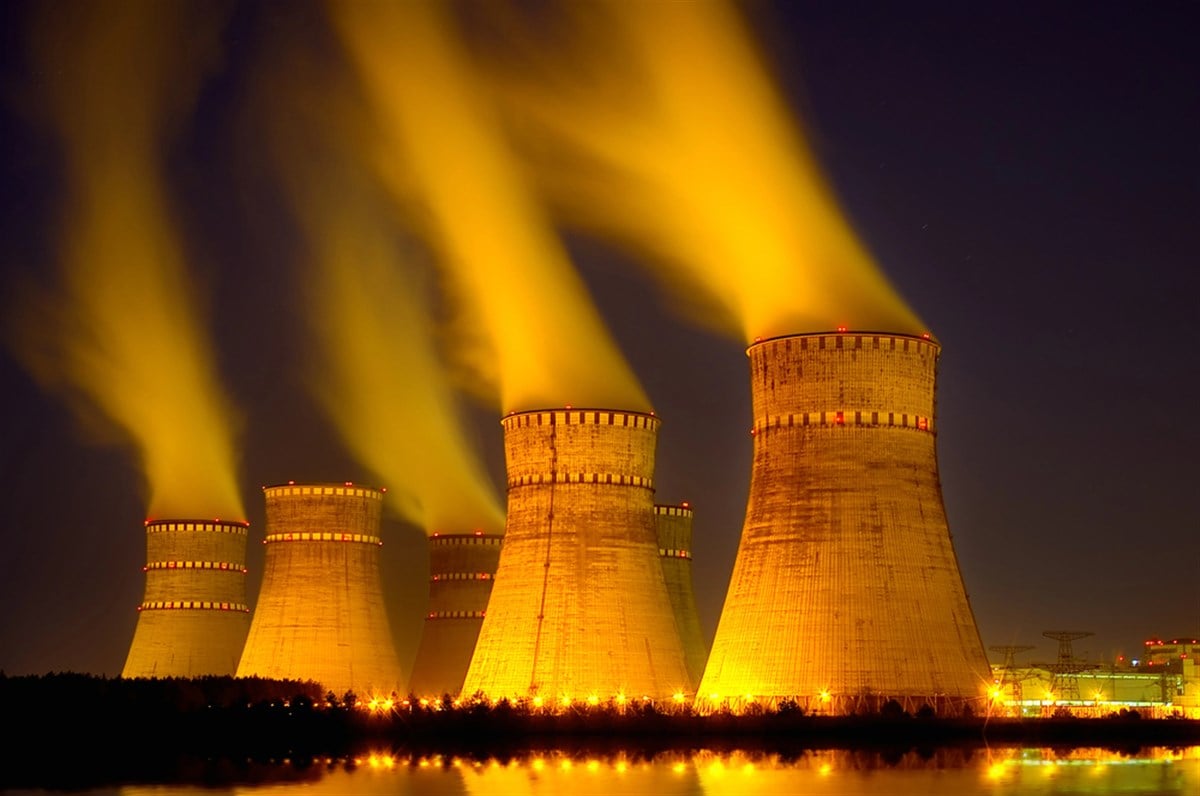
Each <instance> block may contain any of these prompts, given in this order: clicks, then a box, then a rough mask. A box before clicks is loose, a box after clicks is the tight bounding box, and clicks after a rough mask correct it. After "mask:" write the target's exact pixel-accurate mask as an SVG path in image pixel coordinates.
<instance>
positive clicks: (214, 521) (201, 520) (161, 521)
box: [142, 516, 250, 528]
mask: <svg viewBox="0 0 1200 796" xmlns="http://www.w3.org/2000/svg"><path fill="white" fill-rule="evenodd" d="M181 522H190V523H194V524H204V525H236V526H237V527H239V528H249V527H250V520H227V519H224V518H216V517H176V516H170V517H153V518H147V519H146V520H145V521H144V522H143V523H142V525H143V526H144V527H146V528H149V527H151V526H152V525H167V524H169V523H176V524H178V523H181Z"/></svg>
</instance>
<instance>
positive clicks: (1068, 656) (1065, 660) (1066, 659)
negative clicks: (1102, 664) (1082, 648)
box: [1037, 630, 1096, 700]
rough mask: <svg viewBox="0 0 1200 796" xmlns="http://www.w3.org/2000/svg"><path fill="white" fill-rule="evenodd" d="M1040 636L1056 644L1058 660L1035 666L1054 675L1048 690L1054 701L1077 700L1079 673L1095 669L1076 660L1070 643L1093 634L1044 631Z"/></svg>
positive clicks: (1086, 632) (1071, 631) (1073, 631)
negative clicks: (1052, 640) (1051, 693)
mask: <svg viewBox="0 0 1200 796" xmlns="http://www.w3.org/2000/svg"><path fill="white" fill-rule="evenodd" d="M1042 635H1043V636H1045V637H1046V638H1050V639H1054V640H1055V641H1057V642H1058V660H1057V661H1055V662H1054V663H1046V664H1037V665H1038V666H1042V667H1044V668H1046V669H1049V670H1050V671H1051V672H1052V673H1053V674H1054V678H1053V679H1052V680H1051V681H1050V690H1051V691H1052V692H1053V693H1054V696H1055V699H1058V700H1065V699H1079V678H1078V675H1079V673H1080V672H1086V671H1088V670H1089V669H1094V668H1096V667H1095V666H1093V665H1091V664H1089V663H1086V662H1084V661H1083V660H1081V659H1079V658H1076V657H1075V652H1074V651H1073V650H1072V649H1071V642H1073V641H1078V640H1079V639H1081V638H1087V637H1088V636H1092V635H1095V634H1094V633H1092V632H1091V631H1088V630H1044V631H1042Z"/></svg>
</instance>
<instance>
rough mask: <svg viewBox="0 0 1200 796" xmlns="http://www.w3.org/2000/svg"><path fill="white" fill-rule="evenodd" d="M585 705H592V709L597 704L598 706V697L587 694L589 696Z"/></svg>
mask: <svg viewBox="0 0 1200 796" xmlns="http://www.w3.org/2000/svg"><path fill="white" fill-rule="evenodd" d="M587 703H588V704H589V705H592V706H593V707H594V706H596V705H599V704H600V697H598V696H596V695H595V694H589V695H588V698H587Z"/></svg>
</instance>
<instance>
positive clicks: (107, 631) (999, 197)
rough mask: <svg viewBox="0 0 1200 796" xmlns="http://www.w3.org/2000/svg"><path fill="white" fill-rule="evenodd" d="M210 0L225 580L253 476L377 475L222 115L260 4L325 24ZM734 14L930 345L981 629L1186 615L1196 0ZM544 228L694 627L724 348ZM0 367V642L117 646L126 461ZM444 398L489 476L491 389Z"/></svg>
mask: <svg viewBox="0 0 1200 796" xmlns="http://www.w3.org/2000/svg"><path fill="white" fill-rule="evenodd" d="M35 5H36V4H33V5H31V4H28V3H6V4H4V5H3V11H0V13H2V14H3V17H2V18H3V28H2V35H3V37H4V38H3V46H2V47H0V64H2V71H0V91H2V92H3V95H2V96H3V100H4V102H3V105H2V114H3V115H2V116H0V135H2V136H3V138H2V141H3V146H2V149H0V152H2V153H3V159H2V161H0V168H2V169H3V172H2V174H0V203H2V207H3V213H2V215H0V241H3V244H2V245H3V249H2V250H0V262H2V265H3V268H4V274H3V277H4V279H3V281H2V282H0V285H2V286H3V293H2V297H3V299H4V310H3V311H4V312H6V313H7V312H10V311H11V308H12V307H13V302H16V301H19V300H20V299H19V296H20V295H21V294H20V293H18V291H17V290H16V287H15V286H16V285H17V284H18V280H19V279H25V278H28V277H29V276H30V275H35V276H37V277H39V278H42V279H46V280H52V279H53V274H54V273H55V269H56V267H57V265H56V262H55V259H54V257H55V251H56V235H57V234H58V227H57V226H56V225H57V222H58V219H59V212H60V210H61V208H60V204H59V202H60V199H61V196H62V195H63V186H62V173H63V172H62V168H61V164H60V160H59V157H60V153H59V151H58V148H57V142H56V140H55V139H54V138H53V136H51V135H49V134H48V132H47V130H46V128H45V125H44V124H43V123H42V122H41V120H40V119H39V118H38V115H37V113H36V111H35V109H36V108H37V107H38V103H39V95H40V92H41V91H43V88H44V83H45V80H44V78H45V75H43V74H41V73H39V72H38V71H37V70H36V69H34V68H33V66H32V64H31V62H30V60H29V59H28V57H27V49H28V48H27V40H26V30H27V27H28V17H29V12H30V9H31V8H33V7H35ZM216 7H217V6H215V5H214V8H216ZM468 7H469V6H468ZM221 8H227V9H228V19H227V21H226V25H225V28H224V29H223V30H224V32H223V34H222V39H221V44H222V48H223V57H222V58H221V60H220V61H219V62H218V63H217V64H216V65H215V66H214V67H213V68H212V69H210V70H209V72H208V73H207V75H206V77H205V81H204V83H203V84H202V86H201V88H200V91H199V94H198V98H197V101H196V103H195V105H194V107H193V108H192V109H191V111H190V112H189V113H188V114H187V115H186V116H185V117H184V122H183V124H182V125H181V127H180V128H179V129H178V130H176V131H175V133H176V135H175V137H174V139H173V142H172V148H171V153H170V157H169V159H168V165H167V168H168V173H169V179H170V187H171V191H172V200H173V201H174V202H176V203H178V207H179V208H181V213H180V221H181V226H182V229H181V234H182V236H183V238H184V240H185V242H186V246H185V248H186V251H187V255H188V263H189V268H190V269H191V270H192V271H193V273H194V279H195V281H194V286H195V298H196V300H197V301H198V302H203V303H205V304H207V306H208V307H209V310H210V312H209V319H210V323H209V325H208V331H209V333H211V335H212V338H213V341H214V345H215V346H216V350H217V356H218V366H219V372H220V378H221V382H222V384H223V385H224V386H225V387H226V389H227V390H228V394H229V396H230V400H231V403H232V404H233V405H234V406H236V407H237V409H238V411H239V412H240V416H241V418H242V430H241V433H240V437H239V438H238V450H239V455H240V477H239V482H240V484H241V489H242V496H243V500H244V501H245V502H246V506H247V511H248V514H249V517H248V519H249V520H250V522H251V537H250V539H251V541H250V545H249V548H250V549H249V556H250V558H249V566H250V573H249V575H248V578H249V579H248V582H247V586H248V588H247V591H248V596H249V597H250V599H251V602H252V603H253V599H254V597H255V595H256V593H257V589H258V582H259V578H260V577H261V572H262V546H261V545H260V544H259V543H258V542H259V540H260V539H261V534H262V532H263V505H262V495H261V487H262V486H263V485H268V484H275V483H280V482H284V481H287V480H289V479H295V480H297V481H336V482H341V481H347V480H351V481H356V482H361V483H370V484H374V483H377V481H376V479H375V477H374V476H373V475H372V473H370V472H369V471H367V470H366V469H365V468H364V467H363V466H362V465H361V464H359V463H358V462H356V460H355V458H354V457H353V456H352V455H351V454H350V453H349V452H348V451H347V450H346V449H345V448H344V447H343V446H342V445H341V443H340V442H339V437H338V434H337V433H336V431H335V429H333V428H332V427H331V426H330V424H329V422H328V420H327V419H326V416H325V415H324V414H323V412H322V411H320V409H319V408H318V406H317V405H316V403H315V402H314V400H313V399H312V398H311V397H310V395H309V394H308V391H307V390H306V388H305V386H304V383H303V379H302V378H301V371H302V367H303V365H304V363H305V359H306V357H307V356H308V352H307V351H306V350H305V344H304V340H305V334H304V332H303V330H302V327H303V324H302V319H301V318H300V317H299V314H300V313H301V312H302V305H301V302H300V301H299V300H298V296H299V288H298V286H297V284H296V282H297V279H298V276H297V275H298V273H299V270H298V269H297V268H296V265H295V264H296V262H297V261H298V260H299V259H300V258H302V257H303V255H304V252H303V250H302V249H303V244H302V239H301V237H300V236H299V235H297V234H296V231H295V229H294V226H293V224H294V221H293V220H292V219H291V218H290V217H289V214H288V212H287V210H286V208H284V207H283V206H282V203H281V201H280V199H279V190H278V187H277V186H275V185H273V184H272V182H271V176H270V173H269V172H268V171H267V170H265V169H263V168H261V167H260V166H259V165H258V164H259V163H260V161H261V160H262V159H263V157H262V153H260V152H255V151H254V148H253V137H252V136H251V137H250V138H249V140H250V142H251V143H250V144H249V145H248V144H247V140H248V138H247V136H246V135H245V130H244V127H243V125H244V119H245V113H244V111H245V104H246V102H248V101H249V100H248V98H249V97H250V96H251V95H250V93H249V92H248V91H247V90H246V88H245V87H246V85H247V84H248V83H249V82H251V80H252V75H251V74H250V73H251V72H252V71H253V70H254V69H255V68H257V65H258V64H260V63H261V61H260V60H259V59H258V57H257V54H258V52H259V48H260V46H261V42H262V41H263V40H264V38H265V37H267V36H268V35H269V33H270V31H271V30H273V29H274V28H275V27H277V26H278V25H280V24H282V20H283V18H284V17H286V18H287V24H289V25H293V26H299V27H301V28H310V29H311V31H312V32H313V36H314V38H317V39H319V38H321V31H322V29H323V27H324V26H326V25H327V23H326V22H325V21H324V20H323V18H322V15H321V13H320V11H319V9H318V8H309V7H308V6H306V5H305V4H299V3H298V4H290V3H288V4H279V3H255V2H241V3H232V4H227V5H222V6H221ZM745 9H746V10H747V13H748V16H749V18H750V20H751V22H752V25H753V29H754V30H755V31H756V34H757V37H758V39H759V42H760V44H761V46H762V47H763V50H764V54H765V55H766V57H767V59H768V61H769V63H771V64H772V66H773V69H774V70H775V74H776V76H777V78H778V81H779V86H780V88H781V89H782V91H783V92H784V93H785V94H786V95H787V97H788V98H789V100H790V102H791V104H792V107H793V108H794V109H795V111H796V113H797V115H798V117H800V118H802V119H803V123H804V126H805V129H806V130H807V131H808V133H809V135H810V137H811V139H812V143H813V146H814V149H815V151H816V154H817V156H818V157H819V160H820V162H821V163H822V165H823V166H824V168H825V169H826V172H827V175H828V177H829V179H830V181H831V183H832V185H833V187H834V190H835V192H836V194H837V196H838V198H839V200H840V204H841V207H842V209H843V211H844V212H845V214H846V216H847V217H848V218H849V219H850V221H851V223H852V224H853V226H854V228H855V229H856V231H857V232H858V234H859V236H860V238H861V239H862V241H863V242H864V243H865V244H866V246H867V247H868V248H869V250H870V251H871V252H872V253H873V254H874V255H875V258H876V259H877V261H878V262H879V263H880V265H881V266H882V268H883V270H884V271H885V273H886V275H887V277H888V279H889V280H890V282H891V283H892V285H893V286H894V287H895V288H896V290H897V291H898V292H899V293H900V294H901V295H902V296H903V297H904V298H905V299H906V300H907V301H908V302H909V304H910V305H911V306H912V308H913V309H914V310H915V311H916V313H917V314H918V315H919V316H920V317H921V318H922V319H923V320H924V321H925V322H926V323H927V324H928V327H929V330H930V331H931V332H932V333H933V335H934V336H935V337H936V338H937V339H938V340H939V341H940V342H941V344H942V346H943V349H942V358H941V364H940V369H939V384H938V396H937V397H938V403H937V407H938V424H937V425H938V440H937V445H938V454H939V464H940V471H941V480H942V486H943V491H944V498H945V503H946V509H947V513H948V517H949V523H950V528H951V532H952V534H953V538H954V544H955V549H956V551H957V554H958V559H959V563H960V566H961V570H962V574H963V577H964V580H965V582H966V585H967V591H968V593H969V595H970V598H971V603H972V606H973V608H974V611H975V617H976V620H977V622H978V625H979V629H980V632H981V634H982V637H983V641H984V644H985V645H988V646H991V645H1009V644H1027V645H1035V646H1036V650H1034V651H1031V652H1028V653H1026V654H1025V656H1026V657H1024V658H1023V660H1025V661H1045V660H1052V659H1053V656H1054V654H1055V652H1056V647H1055V644H1054V642H1051V641H1049V640H1048V639H1045V638H1043V637H1042V632H1043V631H1045V630H1081V631H1091V632H1093V633H1094V634H1095V635H1094V636H1093V637H1090V638H1087V639H1084V640H1082V641H1078V642H1076V648H1075V652H1076V654H1077V655H1086V656H1087V657H1088V658H1089V659H1091V660H1098V659H1103V660H1107V659H1109V658H1110V657H1111V656H1114V655H1116V654H1118V653H1121V652H1125V653H1129V652H1133V651H1134V650H1135V649H1136V648H1138V647H1140V646H1141V642H1142V641H1143V640H1144V639H1147V638H1151V637H1162V638H1171V637H1176V636H1184V635H1188V636H1198V635H1200V589H1198V583H1200V574H1198V573H1200V497H1198V492H1197V487H1198V476H1200V467H1198V465H1197V459H1196V456H1197V451H1198V450H1200V431H1198V428H1197V423H1196V417H1195V416H1196V413H1197V410H1198V409H1200V365H1198V362H1200V358H1198V357H1197V355H1196V350H1197V348H1196V345H1197V341H1198V340H1200V320H1198V316H1200V302H1198V297H1200V291H1198V288H1200V276H1197V263H1198V262H1200V261H1198V259H1197V249H1198V247H1197V245H1196V244H1197V237H1198V236H1197V230H1198V229H1200V226H1198V224H1200V143H1198V142H1200V55H1198V54H1197V53H1198V51H1197V49H1196V47H1195V41H1194V31H1195V28H1196V23H1197V22H1198V21H1200V7H1197V5H1196V4H1195V3H1182V2H1181V3H1174V2H1159V3H1153V4H1129V3H1126V4H1119V3H1101V4H1096V3H1054V4H1035V3H972V4H955V3H882V2H880V3H852V2H850V3H778V4H770V3H765V2H761V3H753V4H750V5H748V6H745ZM664 35H670V32H669V31H664ZM328 57H330V58H334V57H335V56H334V55H333V54H332V50H331V54H329V56H328ZM567 245H568V248H569V251H570V253H571V254H572V256H573V259H574V261H575V263H576V265H577V266H578V268H579V270H580V272H581V273H582V275H583V277H584V279H585V280H586V281H587V284H588V285H589V286H590V288H591V290H592V294H593V297H594V299H595V302H596V304H597V306H598V308H599V309H600V311H601V313H602V315H603V317H604V319H605V320H606V321H607V323H608V325H609V328H610V330H611V332H612V334H613V336H614V337H615V338H616V340H617V342H618V343H619V345H620V348H621V349H622V351H623V352H624V353H625V355H626V357H627V358H628V360H629V362H630V363H631V365H632V367H633V369H634V371H635V372H636V373H637V375H638V376H639V377H640V379H641V381H642V383H643V385H644V387H645V390H646V392H647V393H648V395H649V397H650V400H651V402H652V403H653V405H654V407H655V410H656V412H657V414H658V415H659V416H660V417H661V418H662V419H663V426H662V431H661V433H660V437H659V448H658V464H657V490H658V491H657V494H656V501H657V502H660V503H675V502H680V501H685V500H686V501H689V502H690V503H691V504H692V506H693V507H694V509H695V512H696V515H695V525H694V537H695V538H694V576H695V585H696V592H697V602H698V605H699V609H700V613H701V620H702V623H703V626H704V628H705V630H706V632H707V633H708V634H709V637H710V638H711V634H712V632H713V631H714V630H715V626H716V622H717V618H718V615H719V612H720V608H721V604H722V601H723V599H724V594H725V587H726V585H727V582H728V578H729V574H730V571H731V569H732V565H733V559H734V555H735V552H736V546H737V540H738V535H739V533H740V530H741V525H742V515H743V511H744V508H745V501H746V494H747V489H748V486H749V475H750V452H751V437H750V435H749V433H748V430H749V426H750V394H749V378H748V377H749V370H748V362H747V359H746V357H745V354H744V345H743V344H742V343H741V342H739V341H736V340H733V339H729V338H725V337H721V336H718V335H717V334H715V333H712V332H710V331H707V330H704V329H701V328H699V327H697V326H695V325H692V324H689V323H688V322H687V321H686V320H684V319H683V317H682V315H681V313H679V312H677V311H676V310H677V309H678V308H677V307H675V306H673V304H674V300H673V299H672V298H671V297H670V296H668V295H667V294H665V293H664V292H662V291H661V290H660V289H659V287H658V286H657V284H656V282H655V281H654V280H652V279H651V278H650V277H649V276H648V274H647V272H646V271H645V269H644V268H642V267H641V265H640V264H639V262H638V261H637V260H636V258H634V257H632V256H631V255H630V254H628V253H627V252H625V251H623V250H620V249H618V248H617V247H615V246H613V245H610V244H609V243H607V242H605V241H602V240H596V239H592V238H588V237H584V236H582V235H572V236H568V237H567ZM763 289H766V290H769V289H770V286H769V285H764V286H763ZM141 309H142V308H139V306H137V303H136V302H134V301H131V302H130V304H129V306H128V312H129V313H131V314H137V313H139V312H140V311H141ZM850 325H851V328H854V325H853V320H852V319H851V320H850ZM396 343H397V345H403V344H404V341H396ZM379 367H381V368H386V367H388V363H387V362H380V363H379ZM0 387H2V395H3V401H4V411H3V413H0V424H2V425H0V441H2V448H0V534H2V535H3V542H4V546H3V552H2V553H0V605H3V606H4V610H3V611H0V670H3V671H4V672H6V673H8V674H11V675H15V674H31V673H32V674H38V673H44V672H48V671H83V672H93V673H96V674H107V675H110V676H111V675H116V674H119V673H120V670H121V667H122V665H123V663H124V659H125V654H126V651H127V649H128V646H129V642H130V640H131V639H132V635H133V628H134V625H135V623H136V617H137V615H136V611H135V608H136V606H137V604H138V603H139V602H140V601H141V597H142V590H143V587H144V578H143V574H142V572H141V566H142V564H143V563H145V537H144V534H143V531H142V520H143V518H144V517H145V512H146V506H145V486H144V483H143V477H142V475H141V471H140V469H139V467H138V462H137V460H136V457H135V456H134V455H133V453H132V451H131V449H130V448H129V447H127V446H124V445H121V444H116V443H113V442H112V441H111V440H110V441H109V442H105V441H103V440H98V439H97V437H96V435H95V434H94V433H90V432H88V431H86V430H85V429H84V428H83V427H82V425H81V423H80V422H79V420H78V418H77V414H76V413H74V412H73V411H72V409H71V407H70V406H68V404H67V403H66V402H65V401H64V400H63V399H62V397H61V396H60V395H58V394H56V393H52V392H49V391H47V390H45V389H43V387H42V386H41V385H40V384H39V382H38V381H37V380H35V379H34V377H33V376H32V375H31V374H30V373H29V372H28V371H27V370H26V368H25V367H23V365H22V364H21V360H20V359H19V358H18V357H16V356H14V354H13V352H12V351H10V350H8V349H7V348H6V349H3V350H0ZM469 420H470V426H469V428H468V430H467V437H468V438H470V439H472V440H474V441H475V442H477V443H478V445H479V446H480V448H481V451H482V455H483V456H484V457H485V460H486V463H487V467H488V469H489V472H490V474H491V475H492V477H493V480H494V482H495V483H496V484H500V483H502V481H503V462H502V438H501V429H500V425H499V422H498V414H497V413H496V412H494V411H493V410H491V409H490V408H486V407H483V408H479V409H475V410H472V412H471V416H470V418H469ZM383 485H384V486H386V485H387V484H383ZM497 494H500V493H499V487H497ZM384 539H385V547H384V567H385V569H384V572H383V575H384V578H385V590H386V592H387V594H388V597H389V600H390V608H391V611H392V614H391V618H392V623H393V626H394V630H395V634H396V636H397V638H398V643H399V646H400V649H401V652H402V661H404V662H406V663H407V662H408V661H410V660H411V655H412V654H413V652H414V650H415V643H416V638H417V635H418V634H419V631H420V625H421V617H422V615H423V612H424V600H425V594H426V589H427V583H426V575H427V561H426V558H425V553H424V551H423V533H422V532H421V531H420V530H418V529H416V528H414V527H411V526H408V525H406V524H404V523H403V522H401V521H399V520H397V519H389V520H388V521H387V523H386V526H385V528H384ZM992 657H993V659H996V660H999V659H998V658H997V657H996V656H995V655H994V654H993V656H992Z"/></svg>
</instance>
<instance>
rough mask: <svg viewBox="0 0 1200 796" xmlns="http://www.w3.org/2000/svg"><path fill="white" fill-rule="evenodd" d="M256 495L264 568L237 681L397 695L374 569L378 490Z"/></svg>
mask: <svg viewBox="0 0 1200 796" xmlns="http://www.w3.org/2000/svg"><path fill="white" fill-rule="evenodd" d="M263 494H264V496H265V498H266V518H267V535H266V539H265V542H266V545H267V548H266V560H265V568H264V572H263V582H262V588H261V590H260V591H259V596H258V604H257V605H256V606H255V608H254V618H253V621H252V622H251V624H250V635H249V637H248V638H247V639H246V649H245V652H244V653H243V654H242V659H241V663H240V664H239V665H238V670H237V672H238V676H239V677H249V676H255V675H257V676H260V677H269V678H274V679H287V680H314V681H316V682H319V683H321V684H322V687H324V688H326V689H328V690H331V691H333V692H334V693H336V694H337V695H339V696H341V695H342V694H344V693H345V692H346V691H353V692H354V693H355V694H356V695H357V696H359V697H360V698H369V697H372V696H381V695H382V696H387V695H390V694H391V693H392V692H393V691H394V692H396V693H397V694H403V693H404V687H405V681H404V677H403V676H402V674H401V667H400V663H399V659H398V657H397V654H396V647H395V644H394V642H393V639H392V633H391V628H390V625H389V622H388V616H387V610H386V608H385V605H384V600H383V588H382V583H381V580H380V571H379V549H380V546H381V545H382V543H383V542H382V540H381V539H380V537H379V528H380V515H381V508H382V503H383V494H382V492H381V491H379V490H376V489H371V488H368V487H361V486H351V485H340V484H339V485H334V484H287V485H283V486H273V487H266V488H265V489H264V490H263Z"/></svg>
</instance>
